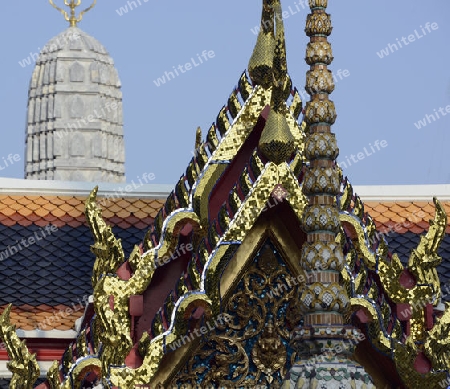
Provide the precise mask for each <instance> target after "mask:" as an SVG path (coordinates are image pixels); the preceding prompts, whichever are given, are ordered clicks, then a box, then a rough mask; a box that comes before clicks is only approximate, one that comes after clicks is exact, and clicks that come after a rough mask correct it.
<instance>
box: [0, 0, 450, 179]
mask: <svg viewBox="0 0 450 389" xmlns="http://www.w3.org/2000/svg"><path fill="white" fill-rule="evenodd" d="M58 1H59V4H61V3H62V2H63V0H56V3H58ZM134 1H135V4H136V5H137V7H136V8H134V6H133V9H130V4H132V2H131V1H127V0H107V1H106V0H98V4H97V6H96V7H95V8H94V9H93V10H92V11H91V12H89V13H88V14H86V15H85V18H84V20H83V22H82V23H80V25H79V27H80V28H81V29H83V30H84V31H86V32H87V33H89V34H90V35H92V36H94V37H96V38H97V39H98V40H99V41H100V42H101V43H102V44H103V45H104V46H105V47H106V48H107V50H108V51H109V53H110V55H111V56H112V57H113V59H114V61H115V63H116V67H117V68H118V71H119V76H120V79H121V82H122V85H123V88H122V91H123V106H124V131H125V145H126V146H125V147H126V174H127V180H128V181H131V180H132V179H135V178H136V177H139V176H141V175H142V174H143V173H144V172H147V173H148V172H152V173H154V175H155V180H154V181H153V182H154V183H164V184H174V183H175V182H176V181H177V180H178V178H179V177H180V175H181V174H182V173H183V172H184V170H185V168H186V166H187V164H188V162H189V160H190V158H191V156H192V154H191V153H192V150H193V146H194V142H195V130H196V128H197V126H200V127H201V128H202V129H203V133H204V134H205V133H206V130H207V129H208V128H209V126H210V125H211V123H212V122H213V121H214V120H215V118H216V116H217V113H218V112H219V110H220V109H221V107H222V106H223V105H224V104H225V103H226V101H227V99H228V96H229V93H230V92H231V91H232V89H233V87H234V86H235V85H236V84H237V82H238V80H239V77H240V75H241V73H242V71H243V70H244V69H246V67H247V64H248V60H249V58H250V55H251V52H252V49H253V46H254V44H255V41H256V35H255V34H254V33H253V32H252V29H254V27H255V26H258V25H259V20H260V10H261V0H228V1H226V2H219V1H217V0H212V1H211V0H209V1H206V0H197V1H190V2H186V1H180V0H178V1H173V0H164V1H161V0H147V1H146V0H134ZM139 1H140V5H139ZM83 4H84V5H86V6H88V5H90V2H88V1H87V0H83ZM329 4H330V5H329V8H328V11H329V12H330V13H331V14H332V21H333V26H334V29H333V33H332V35H331V38H330V41H331V42H332V44H333V54H334V57H335V61H334V62H333V64H332V65H331V67H330V69H331V70H332V71H333V72H334V74H335V77H336V79H337V83H336V89H335V92H334V93H333V94H332V99H333V101H334V102H335V103H336V108H337V113H338V119H337V121H336V124H335V125H334V126H333V131H334V132H335V133H336V134H337V138H338V144H339V147H340V150H341V152H340V156H339V157H338V162H340V163H342V162H343V163H344V165H345V168H344V174H346V175H347V176H348V177H349V178H350V180H351V182H352V183H353V184H355V185H371V184H373V185H381V184H396V185H398V184H445V183H447V184H448V183H450V156H449V152H448V151H449V150H450V136H449V134H448V130H449V128H450V115H449V114H448V112H450V66H449V60H450V52H449V45H448V37H449V36H450V23H449V21H448V17H449V15H450V2H449V1H448V0H430V1H426V2H425V1H419V0H396V1H392V0H378V1H373V0H365V1H361V0H330V1H329ZM282 5H283V8H284V10H285V11H287V13H286V14H285V15H286V16H287V17H286V19H285V28H286V43H287V51H288V68H289V73H290V75H291V78H292V79H293V82H294V84H295V85H296V86H297V88H298V89H299V90H303V85H304V84H305V72H306V70H307V65H306V64H305V62H304V59H303V58H304V52H305V47H306V43H307V42H308V40H307V37H306V36H305V33H304V25H305V18H306V9H302V8H303V6H302V4H301V0H283V1H282ZM125 7H127V11H128V12H125V11H124V10H125ZM299 10H300V11H301V12H299ZM119 14H122V16H120V15H119ZM3 15H5V16H6V17H4V18H3V22H2V23H1V25H0V36H1V40H2V52H3V59H2V61H1V62H0V74H2V75H3V80H2V88H0V94H1V95H0V98H1V102H2V104H0V115H1V117H2V126H3V132H2V142H0V167H3V169H0V176H3V177H15V178H23V158H24V144H25V140H24V134H25V113H26V104H27V91H28V83H29V80H30V77H31V74H32V71H33V65H29V66H25V67H22V66H21V65H20V64H19V61H22V60H24V59H26V58H27V57H28V56H30V53H35V52H38V51H39V50H40V48H42V47H43V46H44V45H45V43H46V42H47V41H48V40H49V39H50V38H52V37H53V36H55V35H57V34H59V33H60V32H62V31H63V30H64V29H65V28H66V26H67V23H66V22H65V21H64V19H63V17H62V16H61V15H60V14H59V13H57V12H56V11H55V10H54V9H53V8H52V7H51V6H50V5H49V4H48V1H46V0H39V1H37V0H21V1H14V2H6V3H5V4H4V5H3ZM427 23H429V24H427ZM433 23H435V24H433ZM405 42H406V43H405ZM394 44H395V45H396V47H394ZM389 45H390V46H389ZM204 50H206V52H207V53H210V55H209V56H208V54H206V56H207V60H206V59H204V61H203V63H202V64H200V65H199V66H192V68H191V69H189V70H186V71H185V73H183V74H179V75H178V76H177V77H175V78H174V79H172V80H170V81H166V83H165V84H160V86H157V85H156V84H157V83H158V82H157V80H158V78H161V77H162V76H163V75H164V73H165V72H166V71H171V70H173V67H174V66H175V67H177V66H178V65H182V64H186V63H188V62H189V61H191V58H194V60H195V61H196V63H198V62H199V59H198V57H197V55H201V54H202V52H203V51H204ZM191 62H192V61H191ZM339 70H341V71H340V72H339ZM155 82H156V83H155ZM447 107H448V111H446V108H447ZM426 115H428V117H427V116H426ZM431 116H433V117H431ZM377 140H378V141H379V142H378V143H377V144H378V146H377V147H376V146H375V142H376V141H377ZM381 141H384V143H383V145H385V146H384V147H380V146H379V145H380V143H381ZM9 154H13V155H15V154H19V155H20V161H18V162H17V161H14V163H12V164H11V163H9V162H8V166H6V165H5V162H4V160H3V158H5V159H6V157H7V156H8V155H9ZM358 154H359V157H358ZM352 155H353V157H351V156H352ZM16 159H17V157H16Z"/></svg>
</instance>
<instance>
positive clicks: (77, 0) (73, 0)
mask: <svg viewBox="0 0 450 389" xmlns="http://www.w3.org/2000/svg"><path fill="white" fill-rule="evenodd" d="M48 1H49V3H50V5H51V6H52V7H53V8H55V9H56V10H57V11H59V12H61V13H62V14H63V16H64V19H66V20H67V21H68V22H69V24H70V27H76V26H77V24H78V23H79V22H81V20H82V19H83V15H84V14H85V13H86V12H88V11H90V10H91V9H92V8H94V6H95V4H96V3H97V0H93V2H92V4H91V5H90V6H89V7H87V8H86V9H84V10H83V11H81V12H80V13H79V14H78V16H76V12H75V9H76V8H77V7H79V6H80V5H81V0H64V5H65V6H66V7H69V9H70V15H69V14H68V13H67V11H65V10H63V9H62V8H60V7H58V6H57V5H56V4H55V3H54V2H53V0H48Z"/></svg>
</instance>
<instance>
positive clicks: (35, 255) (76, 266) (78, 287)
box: [0, 179, 450, 331]
mask: <svg viewBox="0 0 450 389" xmlns="http://www.w3.org/2000/svg"><path fill="white" fill-rule="evenodd" d="M1 181H2V183H3V184H2V188H1V189H0V242H1V244H0V253H2V252H4V251H5V250H7V246H8V245H11V244H14V243H15V242H17V241H18V240H20V239H21V238H25V239H27V238H29V237H30V236H33V234H34V233H35V232H39V231H41V229H42V228H43V227H45V226H47V225H49V224H51V225H54V226H56V227H58V230H57V231H56V232H55V233H52V234H48V235H47V237H46V238H45V244H41V242H38V243H36V244H34V245H30V246H29V247H28V248H24V249H23V250H20V251H18V252H17V253H16V254H14V255H13V256H11V257H9V258H6V259H4V260H2V261H0V276H1V277H2V279H3V282H2V283H1V284H0V309H3V308H4V307H5V305H7V304H8V303H10V302H11V303H13V304H14V307H13V310H12V312H11V321H12V322H13V323H14V324H16V325H17V328H19V329H22V330H26V331H31V330H35V329H36V328H37V325H38V324H39V322H41V321H42V320H45V317H48V316H52V312H59V311H64V310H65V309H67V308H68V307H69V308H70V307H71V304H75V305H77V304H79V303H78V301H79V300H80V298H81V299H82V298H83V296H85V295H90V294H91V293H92V285H91V283H90V275H91V272H92V265H93V262H94V259H95V257H94V255H93V254H92V252H91V251H90V249H89V247H90V245H91V244H92V243H93V239H92V234H91V232H90V231H89V228H88V226H87V223H86V218H85V216H84V202H85V200H86V198H87V196H88V193H89V191H90V190H91V189H92V184H91V183H72V182H57V181H53V182H44V181H36V182H33V181H24V180H14V179H2V180H1ZM103 188H105V190H102V189H103ZM120 188H122V189H123V186H122V187H121V186H118V185H113V184H103V185H101V186H100V195H99V200H100V201H99V202H100V204H101V206H102V209H103V215H104V217H105V220H106V221H107V223H108V224H109V225H111V226H112V227H113V232H114V233H115V234H116V236H117V237H118V238H121V239H122V244H123V247H124V251H125V253H126V256H128V254H129V253H130V252H131V250H132V249H133V246H134V245H135V244H139V243H141V242H142V240H143V238H144V235H145V233H146V231H147V230H148V228H149V226H150V225H151V224H152V222H153V220H154V218H155V216H156V215H157V213H158V211H159V210H160V209H161V207H162V206H163V204H164V202H165V199H166V197H167V196H168V195H169V193H170V192H169V189H170V188H171V186H170V185H146V186H143V187H142V188H138V189H137V190H135V191H133V192H130V193H127V197H124V196H121V195H120ZM414 188H415V193H418V195H417V197H416V198H417V199H418V200H419V201H412V198H413V197H412V196H413V193H414V191H412V189H413V188H412V187H407V186H361V187H355V191H356V192H357V193H361V196H362V199H363V201H364V199H365V198H368V199H370V200H369V201H366V202H365V203H364V205H365V209H366V211H367V212H368V213H369V214H370V215H371V216H372V217H373V218H374V221H375V224H376V226H377V229H378V230H379V231H381V232H382V231H385V232H386V239H387V240H388V243H389V247H390V248H391V250H392V251H394V252H396V253H397V254H399V256H400V259H402V260H403V261H406V260H407V258H408V256H409V253H410V252H411V250H412V249H413V248H414V247H416V246H417V244H418V242H419V239H420V234H422V233H424V232H426V231H427V230H428V227H429V220H430V219H432V218H433V216H434V205H433V202H432V200H431V198H432V196H433V195H437V196H438V198H441V199H442V204H443V205H444V207H445V209H446V211H447V212H448V213H449V214H450V198H449V196H448V194H447V196H446V193H449V192H446V190H447V188H446V186H445V185H437V186H427V185H424V186H415V187H414ZM386 192H390V193H392V194H390V195H388V196H386ZM37 193H42V194H41V195H38V194H37ZM70 193H73V194H72V195H71V194H70ZM396 193H397V194H396ZM108 196H109V200H108V201H107V202H106V201H105V202H103V203H102V198H108ZM377 198H379V199H380V200H378V201H376V199H377ZM406 198H410V199H411V200H409V201H408V200H406ZM424 198H428V199H430V200H429V201H424V200H423V199H424ZM407 218H409V220H410V222H405V221H406V220H407ZM440 255H441V256H442V257H443V258H449V257H450V222H449V225H448V227H447V235H446V237H445V239H444V241H443V242H442V244H441V247H440ZM438 269H439V274H440V277H441V281H442V283H446V282H448V281H450V263H448V262H445V261H444V262H443V263H442V264H441V265H440V266H439V268H438ZM82 313H83V310H78V311H77V312H73V313H72V314H70V315H66V316H64V317H58V319H59V320H55V321H54V322H52V323H47V328H46V330H51V329H58V330H69V329H72V328H73V326H74V322H75V320H76V319H77V318H79V317H80V316H81V315H82Z"/></svg>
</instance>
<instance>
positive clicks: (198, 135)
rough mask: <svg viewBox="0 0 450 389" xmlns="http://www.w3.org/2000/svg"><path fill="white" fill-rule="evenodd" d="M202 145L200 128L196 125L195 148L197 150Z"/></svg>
mask: <svg viewBox="0 0 450 389" xmlns="http://www.w3.org/2000/svg"><path fill="white" fill-rule="evenodd" d="M201 145H202V129H201V128H200V127H197V131H196V132H195V149H196V150H197V149H198V148H199V147H200V146H201Z"/></svg>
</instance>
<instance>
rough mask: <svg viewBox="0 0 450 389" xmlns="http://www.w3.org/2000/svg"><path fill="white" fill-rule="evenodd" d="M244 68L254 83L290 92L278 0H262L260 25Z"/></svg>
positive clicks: (281, 17)
mask: <svg viewBox="0 0 450 389" xmlns="http://www.w3.org/2000/svg"><path fill="white" fill-rule="evenodd" d="M248 70H249V74H250V78H251V79H252V82H253V83H254V84H256V85H258V84H259V85H262V86H263V87H265V88H267V87H269V86H271V85H275V86H277V87H278V88H282V89H283V90H286V91H287V94H289V93H290V92H291V85H290V78H289V77H288V76H287V61H286V43H285V36H284V23H283V11H282V9H281V2H280V0H263V10H262V16H261V27H260V30H259V34H258V38H257V41H256V45H255V48H254V49H253V53H252V56H251V58H250V62H249V65H248ZM283 94H284V95H286V93H283ZM287 97H288V96H286V98H287Z"/></svg>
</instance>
